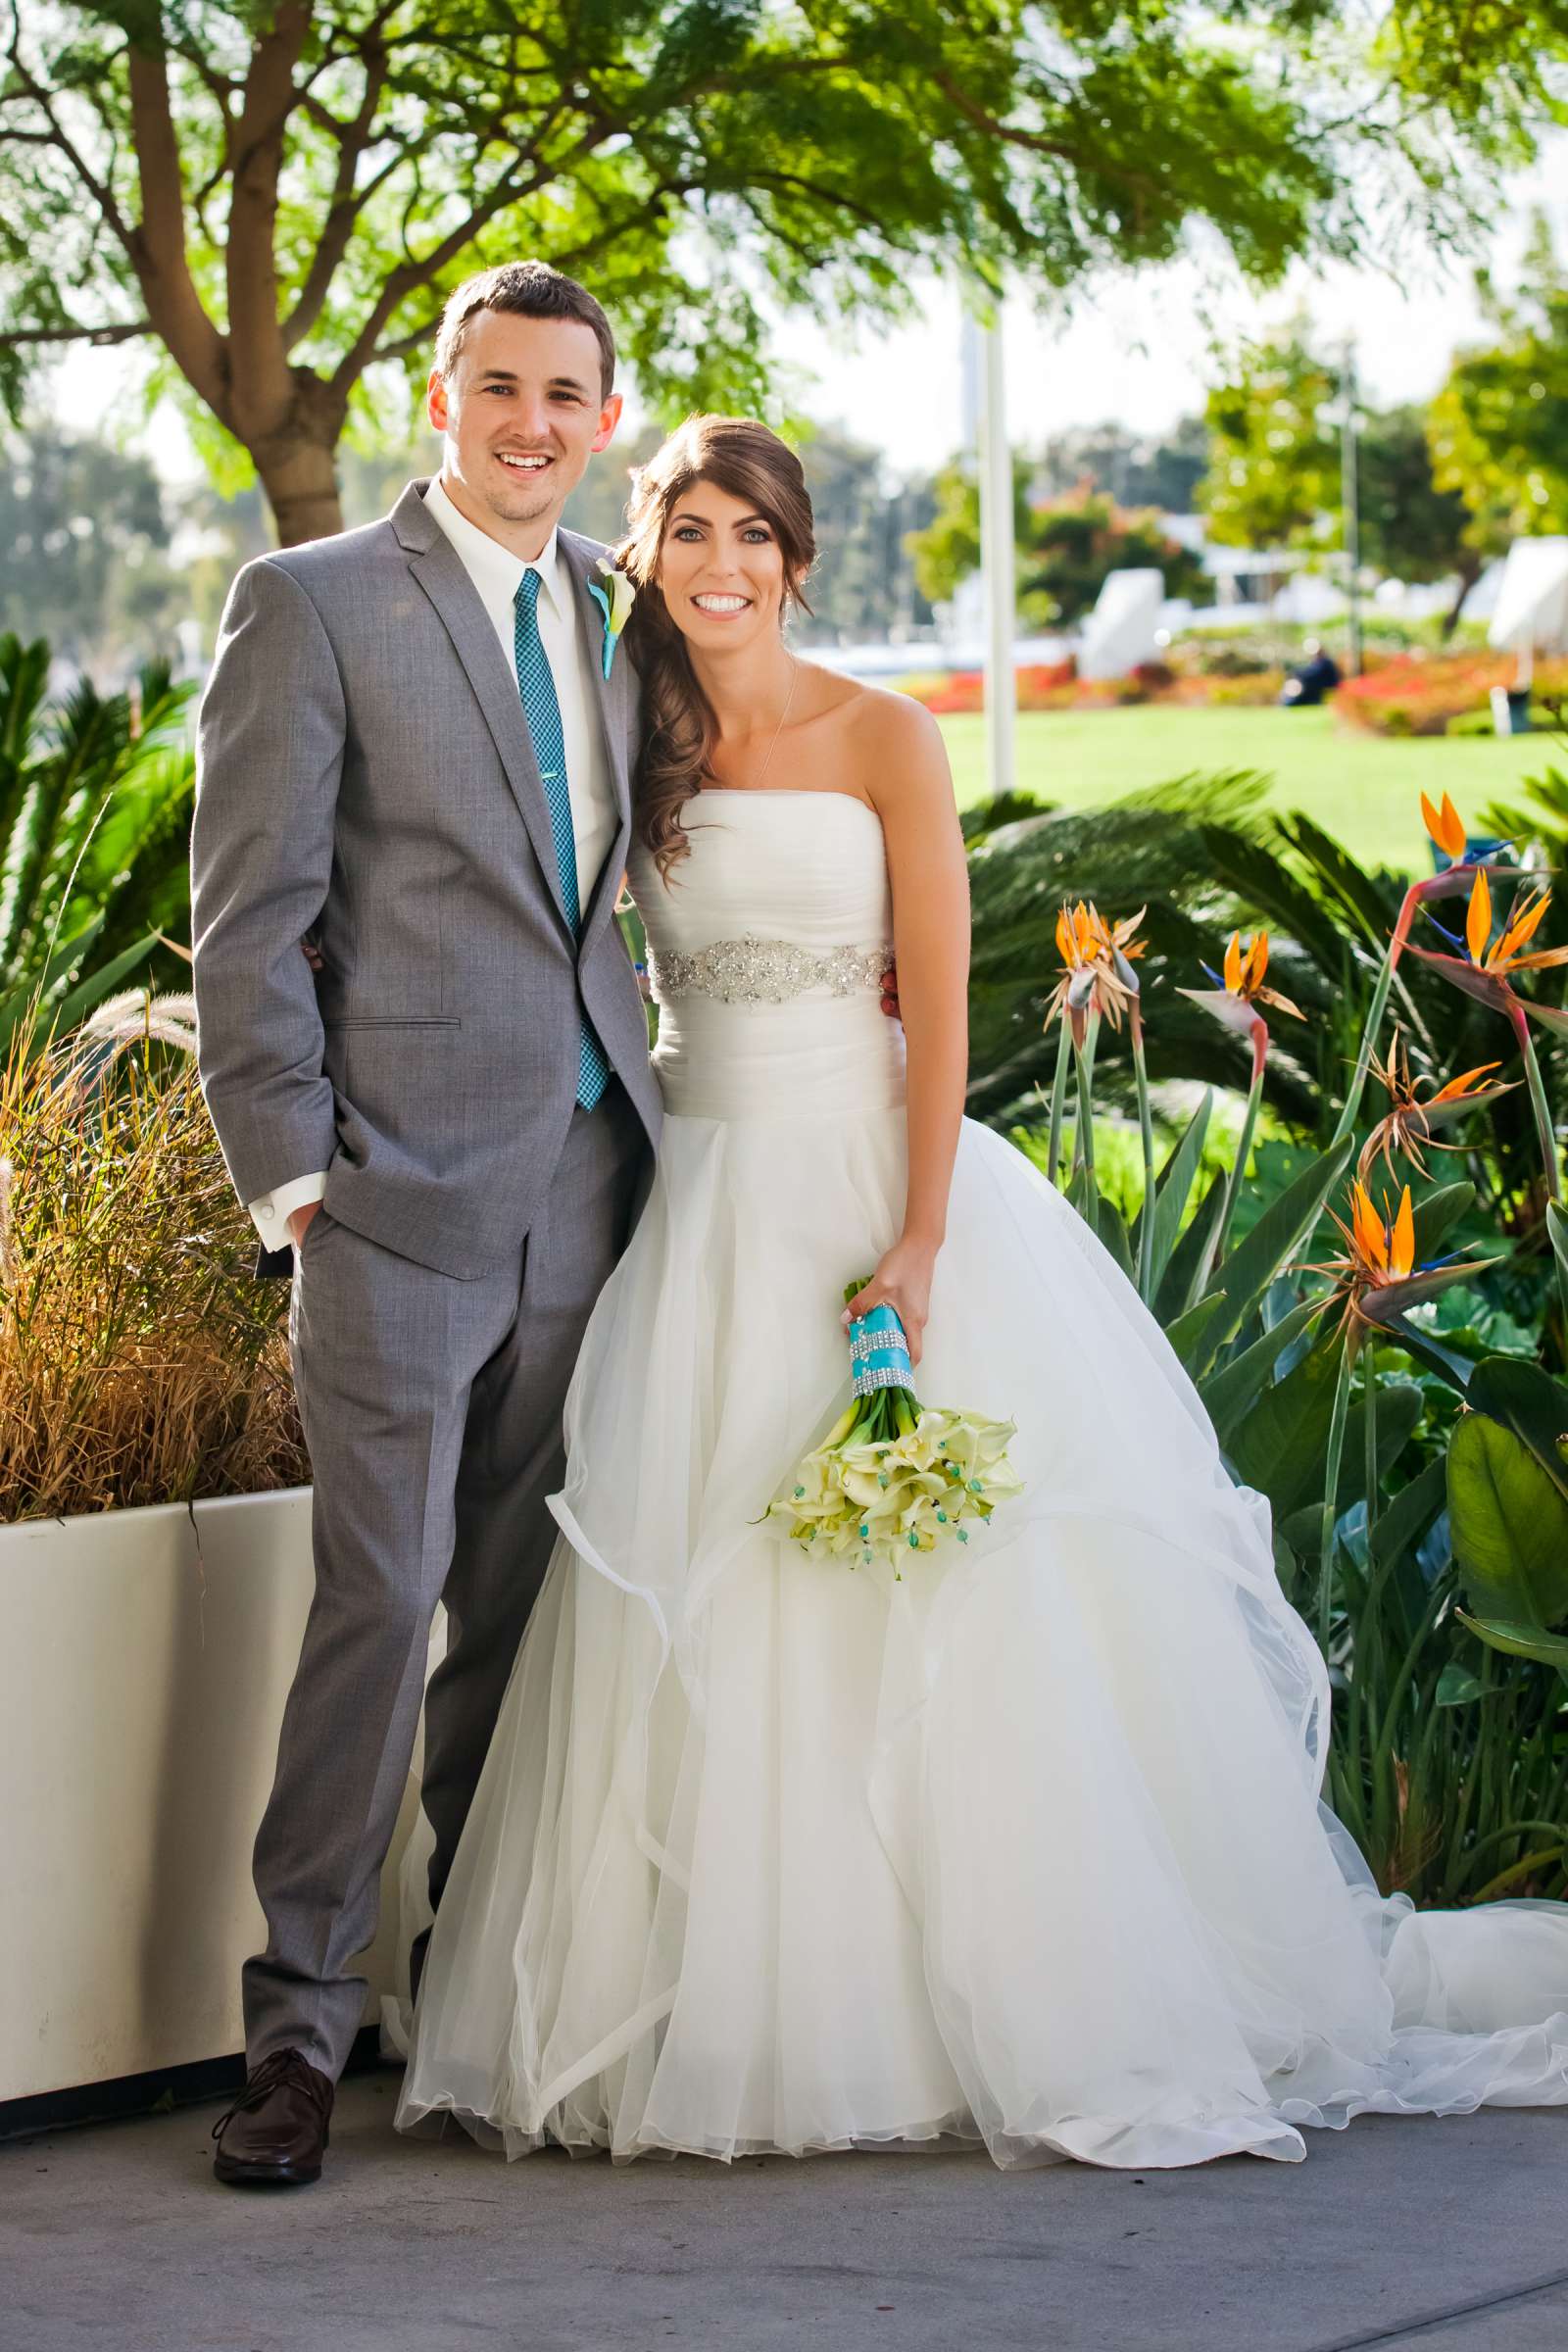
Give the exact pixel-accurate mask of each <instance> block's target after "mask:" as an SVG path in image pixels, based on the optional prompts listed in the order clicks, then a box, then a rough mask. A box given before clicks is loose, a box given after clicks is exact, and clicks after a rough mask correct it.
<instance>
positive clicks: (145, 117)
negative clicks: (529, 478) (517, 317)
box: [0, 0, 1561, 539]
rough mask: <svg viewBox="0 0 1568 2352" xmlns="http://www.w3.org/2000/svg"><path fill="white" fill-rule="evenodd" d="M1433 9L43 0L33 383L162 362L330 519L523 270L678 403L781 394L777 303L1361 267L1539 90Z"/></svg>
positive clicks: (18, 125)
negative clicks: (77, 364)
mask: <svg viewBox="0 0 1568 2352" xmlns="http://www.w3.org/2000/svg"><path fill="white" fill-rule="evenodd" d="M1437 6H1438V0H1386V5H1385V6H1384V7H1383V9H1382V11H1381V23H1380V30H1379V32H1378V37H1377V40H1376V42H1374V44H1373V46H1372V48H1371V49H1370V50H1368V49H1367V48H1366V46H1365V45H1364V44H1363V45H1362V46H1361V47H1360V48H1359V49H1358V50H1357V49H1354V48H1353V47H1352V44H1351V42H1350V39H1349V37H1348V33H1347V31H1346V28H1345V26H1344V25H1342V23H1341V21H1340V19H1341V13H1342V12H1341V11H1340V9H1339V8H1337V7H1336V6H1334V5H1331V0H1248V5H1247V6H1245V7H1244V6H1243V5H1242V4H1241V0H1218V4H1217V5H1215V4H1210V5H1208V6H1199V5H1197V4H1196V0H1140V4H1139V5H1138V6H1136V7H1134V8H1127V7H1121V6H1110V5H1107V0H981V4H980V5H979V6H974V5H970V4H969V0H803V5H800V6H791V7H780V6H778V5H775V4H774V0H614V5H612V4H611V0H99V4H98V5H91V6H74V7H68V6H62V5H60V0H12V6H11V32H10V37H9V42H8V56H7V64H6V68H5V72H4V77H3V80H0V295H3V298H4V307H5V315H6V319H7V321H8V323H7V326H6V328H5V331H4V332H3V333H0V363H3V367H4V377H3V383H4V388H5V389H6V391H7V393H8V395H9V397H10V399H11V401H12V402H13V404H15V403H16V402H17V401H18V400H20V397H21V394H22V389H23V385H24V382H25V373H26V368H27V364H28V363H29V362H30V361H31V360H33V359H35V358H36V357H37V356H38V355H39V354H40V353H45V352H48V351H49V350H51V349H55V348H58V347H59V346H61V345H62V344H66V343H70V342H86V343H96V344H115V343H122V342H126V341H138V340H144V341H145V342H146V343H147V344H148V345H149V347H150V348H151V349H152V350H153V351H154V352H155V353H157V354H158V355H160V358H161V362H162V366H163V368H164V371H165V376H166V379H167V381H168V382H169V383H170V384H171V385H172V386H173V387H174V388H175V389H176V390H178V391H179V392H180V393H181V395H182V397H183V399H184V402H185V406H186V411H187V414H188V416H189V417H190V419H191V421H192V423H193V426H194V427H195V428H196V430H197V433H198V437H199V439H201V441H202V442H203V444H204V446H205V449H206V452H207V454H208V456H209V457H210V458H211V459H212V460H213V461H214V462H215V463H224V464H226V466H227V468H228V474H229V478H230V479H232V480H234V481H236V482H237V481H239V480H241V479H244V478H246V477H247V475H248V472H249V469H250V468H251V467H254V469H255V471H256V473H257V474H259V476H260V478H261V481H262V483H263V486H264V487H265V489H266V492H267V495H268V497H269V499H270V503H271V506H272V509H273V513H274V515H275V517H276V521H277V526H278V529H279V531H280V533H281V534H282V536H283V537H284V538H286V539H295V538H300V537H306V536H310V535H312V534H313V533H316V532H319V531H321V530H325V529H332V528H335V527H337V523H338V519H339V509H338V504H337V497H336V486H335V478H334V469H333V456H334V452H335V450H336V448H337V445H338V442H339V440H340V438H341V436H342V434H343V432H344V430H345V428H346V426H347V425H348V424H349V422H350V420H351V417H353V415H354V414H355V412H356V411H357V410H359V411H362V412H363V411H364V410H366V409H367V408H369V409H370V410H372V411H373V408H374V403H375V400H376V397H377V395H378V393H383V394H384V389H385V385H386V382H387V377H388V370H389V369H392V368H398V367H400V366H401V367H404V368H415V369H417V370H420V371H422V366H423V362H424V355H425V353H426V351H427V348H428V345H429V342H430V338H431V334H432V330H433V327H434V323H435V320H436V318H437V316H438V314H439V311H440V307H441V303H442V300H443V298H444V296H445V295H446V294H447V292H449V291H450V289H451V287H452V286H453V285H454V283H455V282H456V281H457V280H458V279H459V278H461V276H463V275H464V274H465V273H466V271H468V270H471V269H473V268H475V267H478V266H482V265H484V264H486V263H489V262H492V261H495V260H497V259H499V258H503V257H508V256H515V255H517V254H519V253H528V252H532V253H537V254H539V255H542V256H543V258H545V259H546V260H548V261H551V262H553V263H555V264H556V265H557V266H558V267H561V268H563V269H565V270H570V271H571V272H573V273H574V274H578V275H581V276H584V277H586V278H587V279H588V280H589V281H590V282H591V283H592V284H593V286H594V289H595V291H596V292H597V293H598V294H599V295H600V296H601V298H602V300H603V301H604V302H605V304H606V307H607V308H608V309H609V310H610V312H611V314H612V316H613V319H614V320H615V322H616V326H617V329H618V331H619V333H620V336H621V339H622V343H623V346H624V348H625V350H626V352H627V355H628V357H629V358H630V359H631V361H632V362H633V363H634V365H635V367H636V369H637V372H638V376H639V379H640V381H641V383H642V385H643V387H644V388H645V390H647V391H648V392H650V393H651V394H652V395H653V396H654V397H655V398H656V399H660V400H662V401H663V402H665V403H666V404H668V405H670V406H676V407H679V406H685V405H690V404H691V403H692V402H694V401H700V400H706V401H721V402H724V403H726V404H732V405H744V406H748V407H756V406H758V405H759V403H760V401H761V399H762V397H763V376H764V370H765V367H766V347H767V333H766V324H767V321H768V319H769V318H770V317H776V316H777V315H778V313H779V312H780V311H781V310H788V309H791V308H804V309H807V310H809V311H812V312H814V313H815V314H816V315H818V316H819V317H822V318H826V319H835V318H838V317H840V316H842V315H843V314H844V313H845V312H846V311H848V310H850V309H852V308H857V309H860V310H862V311H863V310H865V309H867V308H869V309H870V310H873V311H881V312H884V313H898V312H899V311H901V310H904V309H907V307H908V306H909V305H910V303H911V302H912V300H913V299H914V295H913V292H912V290H911V275H912V266H913V265H916V264H920V263H930V264H933V265H937V266H941V267H954V266H961V267H963V268H964V269H966V270H969V271H970V272H971V273H974V274H976V275H978V277H979V278H981V279H982V280H986V281H989V282H991V283H993V284H996V283H998V282H1000V280H1001V279H1002V277H1003V276H1004V275H1005V273H1006V272H1008V271H1016V272H1022V273H1024V274H1025V275H1026V276H1027V277H1028V278H1029V279H1030V280H1032V281H1033V282H1034V283H1036V284H1051V285H1058V286H1060V285H1068V284H1071V283H1073V282H1075V281H1077V280H1079V279H1081V278H1082V277H1084V276H1085V275H1086V274H1088V273H1090V272H1091V271H1093V270H1098V269H1100V268H1102V267H1103V266H1105V265H1107V264H1113V263H1138V262H1150V261H1160V260H1164V259H1167V258H1169V257H1170V256H1171V255H1173V254H1174V253H1175V252H1177V251H1178V250H1179V249H1180V247H1181V246H1182V243H1183V241H1184V239H1185V237H1186V236H1187V235H1188V233H1189V231H1190V230H1191V228H1192V227H1193V226H1194V225H1195V224H1206V225H1207V227H1209V228H1210V229H1212V230H1213V231H1215V232H1217V234H1218V235H1219V236H1220V237H1221V238H1222V239H1223V240H1224V241H1225V242H1226V244H1227V245H1228V246H1229V248H1230V249H1231V251H1232V252H1233V253H1234V255H1235V256H1236V257H1237V259H1238V260H1239V262H1240V263H1241V265H1242V267H1243V268H1244V269H1246V270H1250V271H1251V272H1253V273H1255V274H1258V275H1261V276H1268V275H1271V274H1274V273H1276V272H1277V271H1278V270H1280V269H1281V268H1282V267H1283V265H1284V264H1285V262H1286V261H1287V260H1289V258H1290V257H1291V256H1292V255H1294V254H1296V253H1298V252H1300V251H1302V250H1304V249H1306V248H1308V247H1309V246H1313V245H1319V246H1320V245H1321V244H1322V243H1323V242H1324V241H1325V240H1326V241H1327V242H1328V243H1330V244H1331V245H1334V246H1336V247H1338V248H1341V249H1346V248H1348V246H1350V245H1351V244H1353V243H1354V241H1355V239H1356V236H1357V234H1358V205H1359V198H1360V185H1361V183H1360V181H1358V180H1357V179H1356V173H1357V172H1358V171H1359V169H1360V164H1361V162H1362V161H1363V160H1364V159H1365V158H1366V157H1367V156H1372V157H1374V158H1375V159H1397V161H1398V164H1399V167H1400V168H1401V170H1403V171H1404V172H1405V173H1406V175H1407V189H1408V173H1409V172H1411V171H1412V170H1413V172H1414V174H1415V182H1416V186H1417V189H1418V192H1419V193H1420V194H1421V197H1422V201H1423V202H1424V203H1425V204H1427V205H1428V206H1429V207H1430V208H1436V209H1437V210H1439V211H1443V210H1444V209H1445V208H1446V207H1448V206H1450V205H1452V204H1453V203H1454V202H1455V201H1456V197H1455V190H1456V189H1459V188H1463V187H1464V184H1465V183H1464V181H1463V179H1462V177H1459V178H1456V176H1455V175H1454V173H1453V172H1452V170H1451V161H1452V157H1451V142H1452V139H1453V138H1455V137H1457V136H1458V134H1459V129H1460V128H1461V127H1463V128H1464V129H1465V130H1466V131H1467V132H1468V134H1469V135H1470V136H1471V139H1472V143H1473V151H1474V152H1477V153H1481V154H1485V155H1490V156H1495V157H1496V158H1498V159H1504V158H1505V157H1506V156H1508V155H1511V154H1512V153H1514V152H1516V151H1517V150H1518V147H1519V145H1520V143H1521V141H1523V140H1524V139H1525V138H1526V136H1527V133H1526V131H1525V129H1524V127H1523V120H1524V116H1525V115H1526V114H1527V113H1528V111H1529V109H1530V108H1531V107H1532V106H1535V105H1538V104H1539V103H1540V90H1539V87H1538V83H1539V79H1540V74H1541V73H1542V72H1543V71H1544V69H1542V68H1541V67H1540V66H1539V64H1538V66H1537V67H1535V68H1533V69H1527V66H1526V64H1525V62H1524V51H1523V49H1522V47H1521V44H1520V43H1519V42H1518V41H1516V40H1514V39H1513V35H1512V32H1511V31H1510V35H1509V43H1510V44H1511V45H1508V46H1507V60H1508V71H1507V73H1504V72H1503V71H1502V69H1501V67H1500V66H1499V64H1498V62H1497V60H1498V57H1499V56H1500V55H1501V51H1500V50H1499V49H1498V46H1497V43H1498V39H1499V38H1500V36H1497V35H1496V34H1495V30H1493V29H1490V28H1489V29H1488V30H1487V31H1486V33H1485V37H1484V39H1483V38H1481V37H1480V36H1478V39H1477V41H1476V42H1474V43H1472V44H1471V47H1470V48H1468V49H1467V48H1465V47H1464V45H1463V44H1462V43H1461V44H1459V48H1458V50H1457V51H1456V50H1455V44H1454V42H1453V41H1452V40H1451V39H1449V38H1448V37H1447V36H1446V34H1445V33H1444V31H1443V28H1442V24H1441V13H1440V16H1439V18H1437V19H1434V18H1433V16H1432V11H1433V9H1434V8H1436V7H1437ZM1374 13H1375V14H1377V13H1378V12H1374ZM1531 13H1532V12H1530V11H1522V10H1521V9H1519V8H1518V7H1510V8H1509V9H1507V10H1498V9H1489V10H1486V11H1482V12H1479V14H1480V16H1481V17H1483V18H1485V19H1486V20H1488V25H1489V27H1490V21H1491V20H1492V19H1493V18H1495V17H1499V16H1505V17H1506V18H1507V19H1508V20H1509V24H1510V26H1512V25H1513V23H1514V20H1516V19H1518V18H1519V17H1520V16H1521V14H1531ZM1535 13H1537V14H1544V15H1546V16H1550V15H1555V14H1560V9H1559V8H1558V7H1557V6H1556V0H1549V4H1548V5H1547V6H1546V7H1545V9H1544V11H1538V12H1535ZM1476 14H1477V12H1469V15H1470V16H1471V17H1474V16H1475V15H1476ZM1489 43H1490V44H1491V46H1490V47H1489V46H1488V44H1489ZM1516 52H1517V53H1518V54H1517V55H1516V54H1515V53H1516ZM1560 53H1561V44H1559V48H1558V53H1557V54H1558V55H1559V56H1560ZM1478 59H1479V61H1480V64H1479V67H1478V65H1477V61H1478ZM1549 63H1550V60H1548V64H1549ZM1287 69H1288V70H1287ZM1532 73H1534V74H1535V76H1536V78H1534V79H1532V77H1531V76H1532ZM1348 77H1350V78H1358V81H1359V87H1360V98H1361V103H1360V104H1359V105H1357V104H1353V103H1349V102H1348V87H1347V82H1348ZM1352 183H1354V184H1352ZM1478 192H1479V191H1478ZM1459 200H1460V201H1464V202H1468V201H1470V195H1469V194H1468V193H1466V194H1465V195H1464V196H1463V197H1462V198H1461V199H1459ZM405 418H406V410H405V412H404V415H403V416H400V417H399V423H400V424H401V423H402V422H404V421H405Z"/></svg>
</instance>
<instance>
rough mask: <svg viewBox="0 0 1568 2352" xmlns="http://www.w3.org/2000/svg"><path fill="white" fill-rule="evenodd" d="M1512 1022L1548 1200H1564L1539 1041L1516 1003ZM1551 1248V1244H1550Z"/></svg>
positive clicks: (1566, 1304) (1567, 1322)
mask: <svg viewBox="0 0 1568 2352" xmlns="http://www.w3.org/2000/svg"><path fill="white" fill-rule="evenodd" d="M1510 1018H1511V1019H1512V1022H1513V1030H1514V1035H1515V1036H1516V1037H1517V1038H1518V1040H1519V1052H1520V1054H1521V1055H1522V1056H1523V1059H1524V1065H1525V1076H1526V1078H1527V1079H1528V1080H1529V1083H1530V1107H1531V1109H1532V1110H1533V1111H1534V1112H1535V1117H1536V1141H1537V1143H1538V1144H1539V1145H1540V1147H1541V1165H1542V1168H1543V1171H1544V1175H1545V1179H1546V1194H1547V1198H1548V1199H1549V1200H1552V1201H1561V1200H1562V1164H1561V1161H1560V1160H1559V1158H1558V1156H1557V1131H1556V1128H1555V1126H1554V1125H1553V1123H1552V1116H1551V1104H1550V1103H1548V1102H1547V1100H1546V1088H1545V1082H1544V1079H1543V1078H1542V1075H1541V1063H1540V1061H1539V1059H1538V1058H1537V1055H1536V1041H1535V1039H1534V1038H1533V1037H1532V1036H1531V1034H1530V1021H1529V1016H1528V1015H1527V1014H1526V1012H1525V1011H1524V1009H1523V1007H1522V1006H1520V1005H1518V1004H1517V1003H1515V1005H1513V1006H1512V1008H1511V1012H1510ZM1547 1246H1548V1248H1550V1244H1549V1241H1548V1245H1547ZM1551 1257H1552V1261H1553V1263H1554V1265H1555V1267H1556V1271H1557V1297H1558V1299H1559V1301H1560V1303H1561V1306H1562V1319H1563V1346H1564V1348H1568V1266H1565V1265H1564V1264H1563V1262H1562V1260H1561V1258H1560V1257H1558V1255H1557V1252H1556V1250H1554V1249H1552V1250H1551Z"/></svg>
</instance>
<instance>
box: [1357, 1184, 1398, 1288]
mask: <svg viewBox="0 0 1568 2352" xmlns="http://www.w3.org/2000/svg"><path fill="white" fill-rule="evenodd" d="M1350 1215H1351V1225H1352V1229H1353V1230H1352V1239H1353V1241H1354V1243H1355V1246H1356V1248H1357V1249H1358V1250H1360V1252H1361V1255H1362V1256H1363V1257H1364V1258H1365V1259H1366V1261H1367V1263H1368V1264H1369V1265H1373V1266H1381V1267H1385V1268H1386V1267H1387V1265H1388V1262H1389V1245H1388V1237H1387V1236H1386V1234H1385V1233H1384V1230H1383V1219H1382V1218H1381V1217H1380V1216H1379V1215H1378V1212H1377V1210H1376V1209H1375V1208H1374V1207H1373V1205H1372V1196H1371V1194H1370V1193H1369V1192H1368V1191H1367V1189H1366V1186H1365V1185H1364V1184H1355V1185H1352V1186H1351V1188H1350Z"/></svg>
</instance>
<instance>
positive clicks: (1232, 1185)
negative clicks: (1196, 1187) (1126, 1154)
mask: <svg viewBox="0 0 1568 2352" xmlns="http://www.w3.org/2000/svg"><path fill="white" fill-rule="evenodd" d="M1262 1098H1263V1072H1262V1070H1261V1069H1257V1070H1255V1071H1254V1072H1253V1075H1252V1083H1251V1085H1250V1087H1249V1088H1248V1090H1247V1108H1246V1110H1245V1111H1244V1112H1243V1113H1242V1134H1241V1141H1240V1142H1239V1143H1238V1144H1237V1147H1236V1157H1235V1158H1234V1159H1233V1160H1232V1162H1231V1171H1230V1174H1229V1175H1228V1176H1227V1177H1226V1179H1225V1203H1224V1206H1223V1207H1222V1208H1221V1210H1220V1212H1219V1223H1218V1224H1217V1225H1216V1226H1215V1228H1214V1232H1213V1235H1212V1237H1211V1239H1210V1241H1209V1245H1208V1248H1207V1249H1206V1250H1204V1252H1203V1262H1202V1264H1201V1266H1200V1268H1199V1271H1198V1276H1197V1279H1196V1280H1195V1282H1194V1284H1193V1297H1194V1299H1201V1298H1202V1296H1203V1294H1204V1292H1205V1291H1206V1290H1207V1289H1208V1278H1209V1276H1210V1275H1211V1274H1212V1273H1213V1271H1214V1268H1215V1267H1216V1266H1218V1265H1222V1264H1223V1263H1224V1260H1225V1245H1226V1243H1227V1242H1228V1241H1229V1240H1230V1233H1231V1222H1232V1219H1233V1218H1234V1217H1235V1215H1236V1203H1237V1201H1238V1200H1239V1199H1240V1197H1241V1190H1242V1182H1243V1179H1244V1177H1245V1176H1246V1174H1247V1161H1248V1156H1249V1154H1250V1152H1251V1149H1252V1133H1253V1130H1254V1129H1255V1127H1256V1125H1257V1111H1258V1104H1259V1103H1261V1101H1262Z"/></svg>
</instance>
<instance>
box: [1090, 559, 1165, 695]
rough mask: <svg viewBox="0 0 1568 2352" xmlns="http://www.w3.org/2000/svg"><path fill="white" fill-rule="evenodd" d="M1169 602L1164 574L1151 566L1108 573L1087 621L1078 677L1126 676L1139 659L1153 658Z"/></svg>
mask: <svg viewBox="0 0 1568 2352" xmlns="http://www.w3.org/2000/svg"><path fill="white" fill-rule="evenodd" d="M1164 602H1165V580H1164V575H1163V574H1162V573H1161V572H1159V571H1156V570H1155V569H1154V568H1153V566H1152V565H1149V566H1147V567H1145V566H1139V567H1138V568H1136V569H1129V570H1126V571H1108V572H1107V573H1106V574H1105V579H1104V584H1103V587H1102V589H1101V591H1100V597H1099V601H1098V602H1097V604H1096V606H1095V609H1094V611H1093V612H1092V613H1090V615H1089V618H1088V619H1087V620H1086V621H1085V623H1084V635H1083V644H1082V646H1081V647H1080V648H1079V653H1078V675H1079V676H1080V677H1081V678H1124V677H1125V676H1126V675H1127V672H1128V671H1129V670H1130V669H1136V667H1137V666H1138V663H1139V662H1152V660H1153V658H1154V655H1155V653H1156V651H1157V650H1158V645H1159V620H1160V607H1161V606H1162V605H1163V604H1164Z"/></svg>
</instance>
